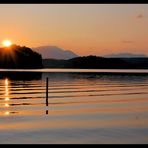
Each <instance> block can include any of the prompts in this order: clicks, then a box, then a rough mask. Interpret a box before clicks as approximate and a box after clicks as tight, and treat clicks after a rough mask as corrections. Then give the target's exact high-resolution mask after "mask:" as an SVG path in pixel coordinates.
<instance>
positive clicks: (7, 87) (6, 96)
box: [4, 78, 10, 115]
mask: <svg viewBox="0 0 148 148" xmlns="http://www.w3.org/2000/svg"><path fill="white" fill-rule="evenodd" d="M9 100H10V98H9V80H8V79H7V78H6V79H5V101H9ZM4 106H5V107H9V104H8V102H7V103H5V105H4ZM5 115H9V112H8V111H6V112H5Z"/></svg>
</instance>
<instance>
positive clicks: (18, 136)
mask: <svg viewBox="0 0 148 148" xmlns="http://www.w3.org/2000/svg"><path fill="white" fill-rule="evenodd" d="M5 71H8V70H5ZM10 71H11V70H10ZM93 72H94V73H93ZM97 72H99V71H91V70H89V71H88V70H82V71H81V72H78V70H72V71H71V70H70V71H69V72H68V70H64V71H62V70H56V69H54V70H53V69H52V70H49V69H48V70H47V69H46V70H37V71H34V70H33V71H32V72H25V73H22V72H18V71H17V72H11V73H5V72H4V70H1V72H0V143H1V144H2V143H45V144H46V143H98V144H99V143H148V74H145V75H141V74H139V75H136V74H132V75H128V74H125V75H122V74H119V75H116V74H101V73H97ZM146 72H147V71H146ZM46 77H48V78H49V94H48V95H49V102H48V103H49V104H48V106H46V90H45V88H46V84H45V80H46Z"/></svg>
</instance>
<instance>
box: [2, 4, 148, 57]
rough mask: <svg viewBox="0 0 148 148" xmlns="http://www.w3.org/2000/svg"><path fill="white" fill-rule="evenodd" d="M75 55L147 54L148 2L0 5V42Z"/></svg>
mask: <svg viewBox="0 0 148 148" xmlns="http://www.w3.org/2000/svg"><path fill="white" fill-rule="evenodd" d="M4 39H10V40H11V41H12V42H13V43H15V44H18V45H22V46H24V45H25V46H28V47H38V46H44V45H53V46H58V47H60V48H63V49H66V50H72V51H73V52H75V53H76V54H78V55H81V56H83V55H90V54H91V55H98V56H99V55H105V54H110V53H119V52H131V53H144V54H146V55H148V4H0V41H1V42H2V41H3V40H4Z"/></svg>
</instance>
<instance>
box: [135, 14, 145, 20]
mask: <svg viewBox="0 0 148 148" xmlns="http://www.w3.org/2000/svg"><path fill="white" fill-rule="evenodd" d="M143 17H144V15H143V14H142V13H140V14H138V15H137V16H136V18H137V19H142V18H143Z"/></svg>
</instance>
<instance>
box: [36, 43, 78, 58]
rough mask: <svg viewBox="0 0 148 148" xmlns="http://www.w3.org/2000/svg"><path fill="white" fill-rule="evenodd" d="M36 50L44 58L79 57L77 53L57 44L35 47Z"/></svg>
mask: <svg viewBox="0 0 148 148" xmlns="http://www.w3.org/2000/svg"><path fill="white" fill-rule="evenodd" d="M33 50H35V51H36V52H38V53H40V54H41V55H42V58H43V59H50V58H52V59H65V60H66V59H71V58H75V57H78V55H77V54H75V53H74V52H72V51H70V50H64V49H61V48H59V47H56V46H40V47H36V48H33Z"/></svg>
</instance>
